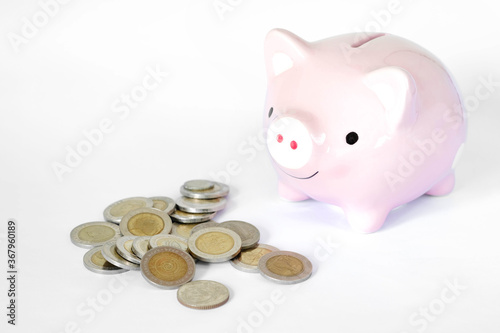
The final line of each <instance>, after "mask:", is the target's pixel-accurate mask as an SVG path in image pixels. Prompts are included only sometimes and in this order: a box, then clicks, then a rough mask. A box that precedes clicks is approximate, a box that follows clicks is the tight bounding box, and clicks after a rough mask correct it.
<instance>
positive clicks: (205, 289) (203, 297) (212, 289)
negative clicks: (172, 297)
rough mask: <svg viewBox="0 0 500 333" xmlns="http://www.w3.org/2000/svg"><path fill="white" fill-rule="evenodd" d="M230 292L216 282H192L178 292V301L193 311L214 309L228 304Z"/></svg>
mask: <svg viewBox="0 0 500 333" xmlns="http://www.w3.org/2000/svg"><path fill="white" fill-rule="evenodd" d="M228 299H229V290H228V289H227V287H226V286H225V285H223V284H222V283H219V282H215V281H208V280H198V281H191V282H189V283H186V284H185V285H183V286H181V287H180V288H179V290H177V300H178V301H179V303H181V304H182V305H184V306H187V307H188V308H192V309H199V310H208V309H214V308H217V307H219V306H221V305H224V304H226V303H227V301H228Z"/></svg>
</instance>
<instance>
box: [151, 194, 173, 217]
mask: <svg viewBox="0 0 500 333" xmlns="http://www.w3.org/2000/svg"><path fill="white" fill-rule="evenodd" d="M149 199H151V200H153V208H155V209H159V210H161V211H164V212H165V213H167V214H169V215H170V214H172V213H173V212H174V210H175V201H174V200H173V199H171V198H169V197H151V198H149Z"/></svg>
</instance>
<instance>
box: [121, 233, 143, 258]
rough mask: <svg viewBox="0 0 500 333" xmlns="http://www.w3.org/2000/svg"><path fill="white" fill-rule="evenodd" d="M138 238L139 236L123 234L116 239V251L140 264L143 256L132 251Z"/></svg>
mask: <svg viewBox="0 0 500 333" xmlns="http://www.w3.org/2000/svg"><path fill="white" fill-rule="evenodd" d="M136 238H137V236H123V237H120V238H118V239H117V240H116V252H118V254H119V255H120V256H122V257H123V259H126V260H128V261H130V262H133V263H134V264H140V263H141V258H139V257H138V256H136V255H135V253H134V252H132V244H133V243H134V239H136Z"/></svg>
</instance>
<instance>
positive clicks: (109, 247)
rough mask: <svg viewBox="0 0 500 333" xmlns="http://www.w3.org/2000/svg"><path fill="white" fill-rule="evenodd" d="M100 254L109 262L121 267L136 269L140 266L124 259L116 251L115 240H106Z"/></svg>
mask: <svg viewBox="0 0 500 333" xmlns="http://www.w3.org/2000/svg"><path fill="white" fill-rule="evenodd" d="M101 253H102V256H103V257H104V259H106V260H107V261H109V262H110V263H111V264H113V265H115V266H118V267H121V268H123V269H127V270H131V271H138V270H139V269H140V266H139V265H138V264H134V263H133V262H130V261H128V260H126V259H124V258H123V257H122V256H121V255H119V254H118V252H116V242H107V243H106V244H104V245H103V246H102V251H101Z"/></svg>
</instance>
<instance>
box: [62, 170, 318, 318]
mask: <svg viewBox="0 0 500 333" xmlns="http://www.w3.org/2000/svg"><path fill="white" fill-rule="evenodd" d="M180 191H181V194H182V195H183V196H182V197H180V198H179V199H178V200H177V201H175V202H174V200H172V199H170V198H168V197H164V196H158V197H151V198H146V197H133V198H126V199H122V200H119V201H117V202H114V203H112V204H111V205H109V206H108V207H107V208H106V209H105V210H104V214H103V215H104V218H105V220H106V222H104V221H96V222H88V223H84V224H81V225H79V226H77V227H75V228H74V229H73V230H72V231H71V241H72V242H73V243H74V244H75V245H77V246H80V247H84V248H90V250H89V251H88V252H87V253H86V254H85V255H84V258H83V263H84V265H85V267H86V268H88V269H89V270H91V271H93V272H96V273H101V274H116V273H122V272H126V271H129V270H140V271H141V273H142V276H143V277H144V278H145V279H146V281H148V282H149V283H151V284H152V285H154V286H156V287H159V288H163V289H177V288H178V291H177V299H178V300H179V302H180V303H181V304H183V305H185V306H187V307H190V308H195V309H211V308H215V307H218V306H221V305H223V304H225V303H226V302H227V300H228V298H229V291H228V289H227V288H226V287H225V286H224V285H222V284H220V283H218V282H215V281H206V280H199V281H192V279H193V277H194V274H195V266H196V263H195V262H196V261H197V260H200V261H204V262H225V261H230V263H231V265H232V266H233V267H235V268H237V269H238V270H241V271H244V272H252V273H258V272H260V273H261V275H262V276H264V277H265V278H267V279H269V280H271V281H274V282H278V283H284V284H291V283H298V282H301V281H304V280H306V279H308V278H309V277H310V276H311V273H312V264H311V262H310V261H309V260H308V259H307V258H305V257H304V256H302V255H300V254H298V253H294V252H290V251H279V250H278V249H277V248H275V247H273V246H270V245H266V244H259V240H260V232H259V230H258V229H257V228H256V227H255V226H254V225H252V224H250V223H248V222H244V221H236V220H232V221H226V222H222V223H218V222H215V221H213V220H212V218H213V217H214V216H215V214H216V213H217V212H218V211H220V210H222V209H224V207H225V205H226V198H225V197H226V196H227V195H228V193H229V187H228V186H227V185H225V184H221V183H217V182H213V181H209V180H190V181H187V182H185V183H184V184H183V185H182V186H181V188H180ZM172 220H173V221H174V222H172ZM199 294H203V295H206V297H204V298H203V300H200V299H199V297H198V298H197V297H196V295H199Z"/></svg>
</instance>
